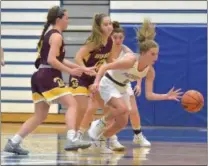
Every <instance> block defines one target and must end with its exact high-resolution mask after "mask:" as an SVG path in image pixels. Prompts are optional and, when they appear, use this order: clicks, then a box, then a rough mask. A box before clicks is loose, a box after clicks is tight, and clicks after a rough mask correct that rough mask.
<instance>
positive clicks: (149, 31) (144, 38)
mask: <svg viewBox="0 0 208 166" xmlns="http://www.w3.org/2000/svg"><path fill="white" fill-rule="evenodd" d="M155 35H156V33H155V27H154V26H153V24H152V23H151V22H150V20H149V19H144V22H143V24H142V27H141V28H140V29H137V38H138V41H139V48H140V53H142V52H147V51H148V50H149V49H151V48H158V47H159V45H158V44H157V43H156V42H155V41H154V38H155Z"/></svg>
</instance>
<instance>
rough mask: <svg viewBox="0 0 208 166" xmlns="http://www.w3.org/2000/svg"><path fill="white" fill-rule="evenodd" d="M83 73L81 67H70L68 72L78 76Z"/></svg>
mask: <svg viewBox="0 0 208 166" xmlns="http://www.w3.org/2000/svg"><path fill="white" fill-rule="evenodd" d="M82 73H83V69H82V68H73V69H70V71H69V74H70V75H72V76H78V77H80V76H81V75H82Z"/></svg>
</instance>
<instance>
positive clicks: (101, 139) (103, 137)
mask: <svg viewBox="0 0 208 166" xmlns="http://www.w3.org/2000/svg"><path fill="white" fill-rule="evenodd" d="M106 139H107V138H106V137H105V136H104V135H103V134H102V135H101V136H100V138H99V140H100V141H106Z"/></svg>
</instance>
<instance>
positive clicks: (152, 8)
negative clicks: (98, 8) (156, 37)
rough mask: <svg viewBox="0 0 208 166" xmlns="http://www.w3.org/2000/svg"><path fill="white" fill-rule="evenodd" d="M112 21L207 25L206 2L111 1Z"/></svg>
mask: <svg viewBox="0 0 208 166" xmlns="http://www.w3.org/2000/svg"><path fill="white" fill-rule="evenodd" d="M110 9H111V11H110V15H111V18H112V20H117V21H119V22H121V23H141V22H142V21H143V19H144V18H145V17H149V18H150V19H151V21H152V22H153V23H191V24H192V23H193V24H197V23H207V14H206V13H207V12H206V10H207V2H206V1H111V2H110Z"/></svg>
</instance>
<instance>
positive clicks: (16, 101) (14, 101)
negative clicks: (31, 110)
mask: <svg viewBox="0 0 208 166" xmlns="http://www.w3.org/2000/svg"><path fill="white" fill-rule="evenodd" d="M20 94H21V93H20ZM1 103H33V101H32V100H1Z"/></svg>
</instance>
